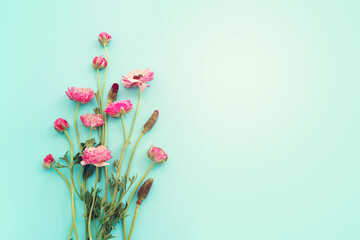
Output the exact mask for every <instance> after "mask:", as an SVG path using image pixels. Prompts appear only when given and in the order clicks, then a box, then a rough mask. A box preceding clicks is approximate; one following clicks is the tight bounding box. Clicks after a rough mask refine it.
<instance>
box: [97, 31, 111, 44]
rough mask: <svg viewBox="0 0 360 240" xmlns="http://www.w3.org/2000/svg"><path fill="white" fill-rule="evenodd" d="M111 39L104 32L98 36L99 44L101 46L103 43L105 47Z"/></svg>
mask: <svg viewBox="0 0 360 240" xmlns="http://www.w3.org/2000/svg"><path fill="white" fill-rule="evenodd" d="M111 38H112V37H111V35H110V34H108V33H106V32H101V33H100V34H99V42H100V44H101V45H104V43H105V45H108V43H109V42H110V40H111Z"/></svg>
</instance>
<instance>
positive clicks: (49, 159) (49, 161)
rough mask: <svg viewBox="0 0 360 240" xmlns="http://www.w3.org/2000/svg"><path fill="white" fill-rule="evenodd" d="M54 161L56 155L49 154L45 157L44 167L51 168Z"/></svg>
mask: <svg viewBox="0 0 360 240" xmlns="http://www.w3.org/2000/svg"><path fill="white" fill-rule="evenodd" d="M54 162H55V159H54V157H53V156H52V155H51V154H49V155H47V156H46V157H45V158H44V163H43V166H44V168H46V169H49V168H50V167H51V165H53V164H54Z"/></svg>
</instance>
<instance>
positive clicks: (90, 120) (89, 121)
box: [80, 113, 104, 129]
mask: <svg viewBox="0 0 360 240" xmlns="http://www.w3.org/2000/svg"><path fill="white" fill-rule="evenodd" d="M80 120H81V122H82V123H83V124H84V126H85V127H90V128H92V129H95V128H97V127H100V126H102V125H103V124H104V120H103V118H102V115H101V114H95V113H87V114H84V115H81V116H80Z"/></svg>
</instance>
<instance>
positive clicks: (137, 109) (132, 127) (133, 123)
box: [129, 88, 141, 139]
mask: <svg viewBox="0 0 360 240" xmlns="http://www.w3.org/2000/svg"><path fill="white" fill-rule="evenodd" d="M140 103H141V89H140V88H139V102H138V105H137V108H136V112H135V116H134V120H133V122H132V125H131V130H130V134H129V139H130V138H131V134H132V132H133V129H134V125H135V120H136V116H137V114H138V112H139V107H140Z"/></svg>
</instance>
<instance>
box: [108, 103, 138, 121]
mask: <svg viewBox="0 0 360 240" xmlns="http://www.w3.org/2000/svg"><path fill="white" fill-rule="evenodd" d="M132 108H133V105H132V103H131V102H130V100H125V101H118V102H113V103H109V105H108V106H107V108H106V109H105V111H104V112H106V113H107V114H109V115H110V116H111V117H114V118H118V117H120V116H121V114H126V113H128V112H130V111H131V109H132Z"/></svg>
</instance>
